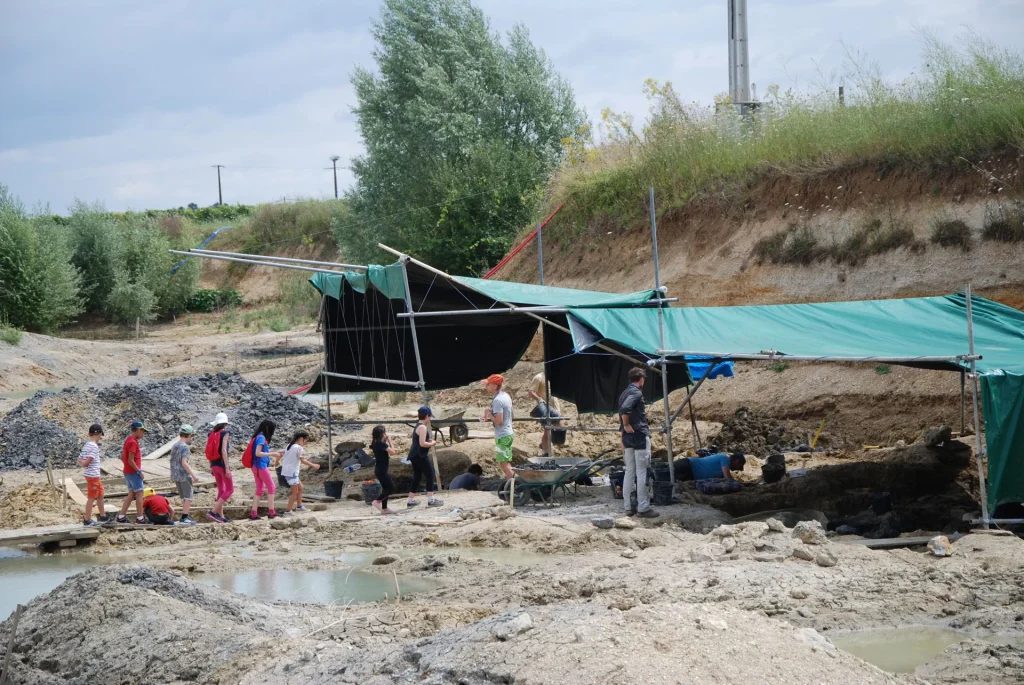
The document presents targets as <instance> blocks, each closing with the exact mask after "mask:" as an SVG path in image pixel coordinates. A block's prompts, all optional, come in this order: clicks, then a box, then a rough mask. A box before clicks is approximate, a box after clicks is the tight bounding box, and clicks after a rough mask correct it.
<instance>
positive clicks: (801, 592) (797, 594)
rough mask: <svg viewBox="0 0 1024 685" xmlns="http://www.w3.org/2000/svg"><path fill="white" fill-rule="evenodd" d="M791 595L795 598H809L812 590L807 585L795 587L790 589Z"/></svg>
mask: <svg viewBox="0 0 1024 685" xmlns="http://www.w3.org/2000/svg"><path fill="white" fill-rule="evenodd" d="M789 596H790V597H792V598H793V599H807V598H808V597H810V596H811V591H810V590H808V589H807V588H805V587H795V588H793V589H792V590H790V591H789Z"/></svg>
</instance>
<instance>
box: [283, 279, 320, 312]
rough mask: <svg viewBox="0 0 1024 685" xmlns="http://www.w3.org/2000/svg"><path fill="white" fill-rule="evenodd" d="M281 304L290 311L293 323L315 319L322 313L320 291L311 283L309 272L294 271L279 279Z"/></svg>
mask: <svg viewBox="0 0 1024 685" xmlns="http://www.w3.org/2000/svg"><path fill="white" fill-rule="evenodd" d="M278 292H279V295H280V301H281V306H282V307H284V310H285V311H286V312H288V318H289V320H290V321H291V322H292V324H293V325H294V324H297V323H303V322H306V321H313V320H315V319H316V318H317V316H319V314H320V293H319V292H318V291H317V289H316V288H314V287H313V286H312V285H310V283H309V279H308V274H307V275H303V274H299V273H296V272H294V271H289V272H288V273H286V274H284V275H282V276H281V280H280V281H278Z"/></svg>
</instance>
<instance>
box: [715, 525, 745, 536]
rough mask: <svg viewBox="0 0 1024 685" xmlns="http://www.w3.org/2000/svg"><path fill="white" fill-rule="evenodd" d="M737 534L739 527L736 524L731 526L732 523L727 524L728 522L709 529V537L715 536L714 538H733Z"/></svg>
mask: <svg viewBox="0 0 1024 685" xmlns="http://www.w3.org/2000/svg"><path fill="white" fill-rule="evenodd" d="M738 534H739V528H737V527H736V526H733V525H728V524H727V525H724V526H718V527H717V528H715V529H714V530H713V531H711V537H715V538H726V537H733V538H734V537H736V536H737V535H738Z"/></svg>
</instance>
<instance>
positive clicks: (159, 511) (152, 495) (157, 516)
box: [142, 488, 174, 526]
mask: <svg viewBox="0 0 1024 685" xmlns="http://www.w3.org/2000/svg"><path fill="white" fill-rule="evenodd" d="M142 510H143V511H144V512H146V519H147V520H148V521H149V522H150V523H152V524H153V525H154V526H173V525H174V507H172V506H171V503H170V502H168V501H167V498H166V497H164V496H163V495H158V494H156V491H155V490H153V488H146V489H145V490H143V491H142Z"/></svg>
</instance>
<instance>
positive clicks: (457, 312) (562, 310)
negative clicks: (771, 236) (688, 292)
mask: <svg viewBox="0 0 1024 685" xmlns="http://www.w3.org/2000/svg"><path fill="white" fill-rule="evenodd" d="M466 287H469V286H466ZM678 301H679V298H678V297H667V298H662V299H659V300H648V301H647V302H645V303H644V304H645V305H649V304H657V305H659V306H660V305H661V304H663V303H669V302H678ZM572 311H573V309H572V308H571V307H558V306H555V305H535V306H528V307H518V306H516V305H508V306H507V307H491V308H489V309H448V310H444V311H436V312H422V311H421V312H413V313H412V314H409V313H406V312H400V313H398V314H396V315H395V316H396V317H397V318H399V319H421V318H424V317H429V316H472V315H478V314H570V313H572Z"/></svg>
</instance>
